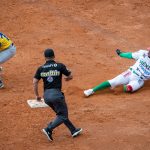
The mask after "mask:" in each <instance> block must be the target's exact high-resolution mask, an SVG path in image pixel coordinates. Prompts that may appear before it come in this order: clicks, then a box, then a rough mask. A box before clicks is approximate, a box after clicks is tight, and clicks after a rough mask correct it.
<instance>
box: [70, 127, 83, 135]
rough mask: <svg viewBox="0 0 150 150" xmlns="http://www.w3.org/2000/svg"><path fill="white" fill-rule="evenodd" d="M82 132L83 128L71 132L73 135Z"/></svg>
mask: <svg viewBox="0 0 150 150" xmlns="http://www.w3.org/2000/svg"><path fill="white" fill-rule="evenodd" d="M81 132H82V128H77V129H75V130H74V131H73V132H72V133H71V134H72V137H76V136H78V135H79V134H80V133H81Z"/></svg>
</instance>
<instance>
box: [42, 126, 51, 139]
mask: <svg viewBox="0 0 150 150" xmlns="http://www.w3.org/2000/svg"><path fill="white" fill-rule="evenodd" d="M42 132H43V133H44V134H45V135H46V136H47V138H48V140H49V141H53V138H52V131H49V130H48V128H44V129H42Z"/></svg>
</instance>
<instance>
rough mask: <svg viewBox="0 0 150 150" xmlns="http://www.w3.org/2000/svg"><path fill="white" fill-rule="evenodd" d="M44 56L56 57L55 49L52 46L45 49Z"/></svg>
mask: <svg viewBox="0 0 150 150" xmlns="http://www.w3.org/2000/svg"><path fill="white" fill-rule="evenodd" d="M44 56H45V57H48V58H50V57H55V54H54V50H53V49H51V48H47V49H46V50H45V51H44Z"/></svg>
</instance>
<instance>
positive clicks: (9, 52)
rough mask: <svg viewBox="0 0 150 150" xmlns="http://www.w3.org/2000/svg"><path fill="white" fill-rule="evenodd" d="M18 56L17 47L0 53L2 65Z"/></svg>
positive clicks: (11, 47) (12, 46)
mask: <svg viewBox="0 0 150 150" xmlns="http://www.w3.org/2000/svg"><path fill="white" fill-rule="evenodd" d="M15 54H16V47H15V46H14V45H11V46H10V47H9V48H8V49H6V50H3V51H0V64H2V63H4V62H6V61H7V60H9V59H10V58H11V57H13V56H14V55H15Z"/></svg>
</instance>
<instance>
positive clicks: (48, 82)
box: [34, 60, 71, 90]
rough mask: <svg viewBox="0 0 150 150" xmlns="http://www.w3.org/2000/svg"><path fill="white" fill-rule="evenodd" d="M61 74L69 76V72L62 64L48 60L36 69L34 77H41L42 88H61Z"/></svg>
mask: <svg viewBox="0 0 150 150" xmlns="http://www.w3.org/2000/svg"><path fill="white" fill-rule="evenodd" d="M62 74H64V75H66V76H69V75H70V74H71V72H70V71H69V70H68V69H67V68H66V66H65V65H64V64H62V63H57V62H55V61H54V60H49V61H46V63H45V64H44V65H42V66H40V67H39V68H38V69H37V71H36V73H35V76H34V78H36V79H38V80H40V79H41V78H42V79H43V82H44V90H46V89H52V88H53V89H55V88H57V89H60V90H61V87H62Z"/></svg>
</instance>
